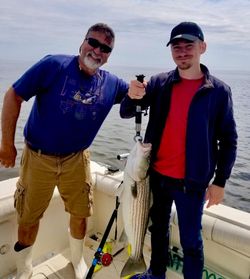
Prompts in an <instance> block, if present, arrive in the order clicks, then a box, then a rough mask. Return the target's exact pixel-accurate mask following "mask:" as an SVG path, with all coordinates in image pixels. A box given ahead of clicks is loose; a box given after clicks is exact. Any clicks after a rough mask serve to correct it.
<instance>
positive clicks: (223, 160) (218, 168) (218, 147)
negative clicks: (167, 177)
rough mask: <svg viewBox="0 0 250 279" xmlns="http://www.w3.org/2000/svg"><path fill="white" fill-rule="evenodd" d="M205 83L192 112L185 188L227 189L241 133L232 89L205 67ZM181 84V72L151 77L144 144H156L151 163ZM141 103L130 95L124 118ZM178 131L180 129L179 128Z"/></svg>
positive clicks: (146, 98) (124, 104)
mask: <svg viewBox="0 0 250 279" xmlns="http://www.w3.org/2000/svg"><path fill="white" fill-rule="evenodd" d="M201 69H202V72H203V73H204V75H205V82H204V84H203V85H202V86H201V87H200V88H199V90H198V91H197V93H196V95H195V96H194V98H193V100H192V102H191V104H190V108H189V113H188V121H187V134H186V171H185V178H184V179H185V186H186V189H187V190H188V189H189V190H198V191H199V190H204V189H205V188H206V187H207V186H208V185H209V182H210V180H211V179H212V178H213V177H214V180H213V184H216V185H218V186H221V187H224V186H225V183H226V180H227V179H228V178H229V176H230V174H231V171H232V167H233V165H234V162H235V159H236V149H237V132H236V124H235V120H234V116H233V103H232V94H231V90H230V87H229V86H228V85H226V84H225V83H224V82H222V81H220V80H219V79H217V78H215V77H214V76H212V75H210V73H209V71H208V69H207V68H206V67H205V66H204V65H201ZM178 82H180V76H179V72H178V70H177V69H175V70H174V71H170V72H168V73H160V74H158V75H155V76H153V77H151V79H150V81H149V82H148V84H147V88H146V95H145V96H144V98H143V99H142V100H141V101H140V102H141V105H142V108H146V107H148V106H150V113H149V121H148V125H147V129H146V134H145V139H144V142H150V143H152V153H151V164H152V162H154V160H155V158H156V154H157V151H158V149H159V145H160V141H161V138H162V133H163V129H164V127H165V122H166V118H167V116H168V112H169V107H170V100H171V92H172V87H173V85H174V84H175V83H178ZM136 104H138V101H136V100H132V99H130V98H129V97H128V96H126V97H125V98H124V99H123V101H122V103H121V107H120V115H121V117H123V118H130V117H133V116H135V107H136ZM176 129H178V127H176Z"/></svg>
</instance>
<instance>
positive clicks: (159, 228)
mask: <svg viewBox="0 0 250 279" xmlns="http://www.w3.org/2000/svg"><path fill="white" fill-rule="evenodd" d="M169 45H170V47H171V53H172V57H173V60H174V62H175V63H176V65H177V68H176V69H175V70H174V71H170V72H168V73H162V74H158V75H156V76H153V77H152V78H151V79H150V81H149V82H148V84H147V87H146V94H145V92H144V88H143V85H142V84H140V83H139V82H137V81H133V82H132V84H131V86H130V90H129V93H128V95H127V97H126V98H125V99H124V101H123V103H122V105H121V116H122V117H132V116H134V114H135V113H134V111H135V101H137V99H140V98H142V97H143V99H142V100H141V104H142V106H145V107H147V106H150V116H149V122H148V126H147V130H146V135H145V142H150V143H152V154H151V168H150V187H151V190H152V194H153V205H152V208H151V211H150V217H151V220H152V225H151V226H150V231H151V245H152V254H151V261H150V267H149V269H148V270H147V271H146V272H145V273H143V274H137V275H134V276H132V277H131V279H135V278H141V279H146V278H147V279H149V278H150V279H165V278H166V277H165V273H166V267H167V262H168V247H169V219H170V213H171V207H172V204H173V202H175V205H176V209H177V213H178V224H179V232H180V241H181V245H182V249H183V254H184V260H183V274H184V278H185V279H201V278H202V270H203V265H204V255H203V242H202V236H201V228H202V227H201V219H202V213H203V205H204V201H205V200H208V204H207V207H210V206H212V205H214V204H218V203H220V202H221V201H222V199H223V196H224V186H225V183H226V180H227V179H228V178H229V176H230V173H231V170H232V167H233V164H234V161H235V157H236V146H237V133H236V125H235V121H234V116H233V104H232V96H231V91H230V88H229V86H227V85H226V84H225V83H223V82H222V81H220V80H218V79H217V78H215V77H214V76H212V75H210V73H209V71H208V69H207V68H206V67H205V66H204V65H202V64H200V57H201V55H202V54H203V53H204V52H205V51H206V43H205V42H204V35H203V32H202V30H201V28H200V27H199V26H198V25H197V24H196V23H193V22H182V23H180V24H178V25H177V26H175V27H174V28H173V30H172V32H171V35H170V40H169V42H168V43H167V46H169ZM213 177H214V178H213ZM212 178H213V181H212V182H210V181H211V179H212Z"/></svg>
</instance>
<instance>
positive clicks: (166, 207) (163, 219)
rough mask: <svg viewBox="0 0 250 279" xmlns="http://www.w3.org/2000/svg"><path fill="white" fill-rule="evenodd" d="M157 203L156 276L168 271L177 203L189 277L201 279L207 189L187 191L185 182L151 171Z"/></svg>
mask: <svg viewBox="0 0 250 279" xmlns="http://www.w3.org/2000/svg"><path fill="white" fill-rule="evenodd" d="M150 188H151V190H152V194H153V205H152V207H151V209H150V217H151V221H152V225H151V226H150V228H149V230H150V232H151V245H152V253H151V262H150V267H151V269H152V273H153V274H154V275H161V274H164V273H165V272H166V269H167V263H168V248H169V220H170V215H171V208H172V204H173V202H175V205H176V210H177V215H178V224H179V232H180V241H181V246H182V249H183V255H184V259H183V274H184V278H185V279H201V278H202V270H203V266H204V254H203V242H202V236H201V229H202V226H201V219H202V214H203V205H204V197H205V191H202V192H199V191H197V192H185V191H184V181H183V180H177V179H172V178H168V177H166V176H163V175H161V174H159V173H157V172H155V171H152V172H151V174H150Z"/></svg>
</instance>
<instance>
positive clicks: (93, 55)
mask: <svg viewBox="0 0 250 279" xmlns="http://www.w3.org/2000/svg"><path fill="white" fill-rule="evenodd" d="M114 41H115V35H114V32H113V30H112V29H111V28H110V27H109V26H107V25H106V24H103V23H98V24H95V25H93V26H91V27H90V28H89V30H88V32H87V34H86V36H85V38H84V40H83V42H82V44H81V46H80V49H79V55H78V56H73V55H72V56H70V55H48V56H46V57H44V58H43V59H42V60H40V61H39V62H38V63H36V64H35V65H34V66H33V67H31V68H30V69H29V70H28V71H27V72H26V73H25V74H24V75H23V76H22V77H21V78H20V79H19V80H17V81H16V82H15V83H14V84H13V86H12V87H11V88H10V89H9V90H8V91H7V92H6V95H5V98H4V104H3V110H2V141H1V146H0V163H1V165H2V166H4V167H6V168H8V167H13V166H14V165H15V159H16V153H17V152H16V148H15V143H14V136H15V130H16V123H17V119H18V116H19V112H20V109H21V104H22V102H23V101H24V100H25V101H28V100H29V99H30V98H31V97H33V96H35V100H34V104H33V107H32V111H31V113H30V116H29V118H28V121H27V123H26V126H25V129H24V137H25V147H24V151H23V155H22V160H21V166H20V178H19V180H18V183H17V189H16V192H15V207H16V210H17V214H18V224H19V227H18V242H17V243H16V244H15V247H14V249H15V251H16V253H17V278H22V279H26V278H30V277H31V276H32V246H33V244H34V242H35V239H36V236H37V232H38V228H39V220H40V219H41V218H42V216H43V213H44V211H45V210H46V208H47V207H48V205H49V202H50V200H51V197H52V194H53V191H54V188H55V186H57V187H58V190H59V192H60V195H61V197H62V199H63V201H64V203H65V209H66V211H67V212H68V213H69V214H70V225H69V226H70V234H69V238H70V248H71V254H72V264H73V267H74V270H75V277H76V278H77V279H80V278H84V276H85V273H86V270H87V266H86V264H85V261H84V258H83V251H82V249H83V239H84V236H85V232H86V218H87V217H89V216H90V215H91V214H92V204H93V197H92V185H91V177H90V169H89V154H88V151H87V148H88V147H89V146H90V144H91V143H92V141H93V140H94V137H95V136H96V134H97V132H98V130H99V128H100V126H101V124H102V123H103V121H104V119H105V117H106V116H107V114H108V112H109V111H110V109H111V108H112V106H113V104H115V103H120V102H121V100H122V99H123V98H124V96H125V94H126V93H127V91H128V85H127V83H125V82H124V81H122V80H121V79H118V78H117V77H116V76H114V75H112V74H110V73H109V72H107V71H104V70H100V69H99V68H100V67H101V66H102V65H103V64H105V63H106V62H107V61H108V58H109V56H110V54H111V52H112V49H113V47H114Z"/></svg>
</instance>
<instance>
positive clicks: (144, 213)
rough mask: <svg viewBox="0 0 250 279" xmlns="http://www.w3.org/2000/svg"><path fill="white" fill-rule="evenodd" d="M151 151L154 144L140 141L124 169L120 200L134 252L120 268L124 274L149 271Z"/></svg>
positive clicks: (129, 241)
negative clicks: (146, 249) (146, 252)
mask: <svg viewBox="0 0 250 279" xmlns="http://www.w3.org/2000/svg"><path fill="white" fill-rule="evenodd" d="M150 151H151V144H142V143H141V142H140V141H137V142H136V144H135V146H134V147H133V149H132V150H131V152H130V154H129V156H128V159H127V163H126V166H125V169H124V178H123V192H122V194H121V198H120V201H121V206H122V212H123V221H124V230H125V233H126V235H127V239H128V243H129V245H130V246H131V254H130V257H129V259H128V260H127V262H126V263H125V265H124V267H123V269H122V271H121V277H125V276H128V275H132V274H134V273H138V272H143V271H145V270H146V263H145V260H144V256H143V243H144V238H145V233H146V229H147V225H148V214H149V205H150V190H149V177H148V174H147V171H148V167H149V155H150Z"/></svg>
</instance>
